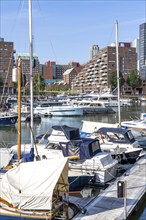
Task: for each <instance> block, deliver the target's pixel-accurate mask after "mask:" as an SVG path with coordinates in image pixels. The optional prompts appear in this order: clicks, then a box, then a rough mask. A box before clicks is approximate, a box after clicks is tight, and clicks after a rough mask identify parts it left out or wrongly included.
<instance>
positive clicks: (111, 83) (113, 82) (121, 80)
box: [109, 72, 125, 89]
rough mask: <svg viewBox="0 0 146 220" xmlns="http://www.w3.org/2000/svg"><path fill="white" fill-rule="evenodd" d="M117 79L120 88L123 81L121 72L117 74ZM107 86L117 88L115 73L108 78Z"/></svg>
mask: <svg viewBox="0 0 146 220" xmlns="http://www.w3.org/2000/svg"><path fill="white" fill-rule="evenodd" d="M119 78H120V82H119V83H120V88H121V87H122V86H123V85H124V83H125V80H124V77H123V75H122V73H121V72H119ZM109 84H110V85H111V87H112V88H114V89H115V88H116V87H117V72H112V73H111V75H110V77H109Z"/></svg>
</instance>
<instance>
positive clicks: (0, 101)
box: [0, 48, 14, 104]
mask: <svg viewBox="0 0 146 220" xmlns="http://www.w3.org/2000/svg"><path fill="white" fill-rule="evenodd" d="M13 53H14V51H13V48H12V52H11V54H10V60H9V64H8V71H7V74H6V78H5V82H4V86H3V91H2V95H1V100H0V104H2V101H3V98H4V93H5V88H6V83H7V80H8V76H9V74H10V67H11V61H12V60H13ZM8 88H9V84H8Z"/></svg>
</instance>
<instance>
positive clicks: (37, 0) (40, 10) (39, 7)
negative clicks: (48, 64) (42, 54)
mask: <svg viewBox="0 0 146 220" xmlns="http://www.w3.org/2000/svg"><path fill="white" fill-rule="evenodd" d="M36 2H37V4H38V9H39V12H40V15H41V16H42V18H43V20H44V22H45V23H46V19H45V17H44V14H43V13H42V9H41V6H40V1H39V0H36ZM46 26H48V23H46ZM49 41H50V45H51V49H52V52H53V55H54V57H55V61H56V62H57V56H56V53H55V50H54V47H53V44H52V41H51V40H49Z"/></svg>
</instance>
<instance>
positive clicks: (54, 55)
mask: <svg viewBox="0 0 146 220" xmlns="http://www.w3.org/2000/svg"><path fill="white" fill-rule="evenodd" d="M116 21H118V30H119V31H118V35H119V41H120V42H132V41H133V40H134V39H136V38H138V37H139V25H140V24H142V23H144V22H146V0H137V1H136V0H123V1H121V0H76V1H73V0H64V1H61V0H58V1H57V0H32V27H33V52H34V53H35V54H37V55H38V56H39V60H40V62H41V63H42V64H43V63H45V62H46V61H49V60H50V61H55V62H56V63H57V64H67V63H69V62H71V61H74V62H79V63H80V64H83V63H86V62H88V61H89V60H90V47H91V46H92V45H93V44H97V45H98V46H99V48H100V49H101V48H104V47H106V46H109V45H111V43H113V42H115V39H116V33H115V23H116ZM0 37H2V38H4V40H5V41H10V42H11V41H12V42H14V49H15V50H16V53H29V24H28V0H0Z"/></svg>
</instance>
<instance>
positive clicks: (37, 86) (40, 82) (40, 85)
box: [33, 74, 45, 94]
mask: <svg viewBox="0 0 146 220" xmlns="http://www.w3.org/2000/svg"><path fill="white" fill-rule="evenodd" d="M33 89H34V93H36V94H39V93H40V92H43V91H44V89H45V81H44V77H43V76H42V75H38V74H35V75H34V77H33Z"/></svg>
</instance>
